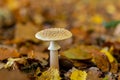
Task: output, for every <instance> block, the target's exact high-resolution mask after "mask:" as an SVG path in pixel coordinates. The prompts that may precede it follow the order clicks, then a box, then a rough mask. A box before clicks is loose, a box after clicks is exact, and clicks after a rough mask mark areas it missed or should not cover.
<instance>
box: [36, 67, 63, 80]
mask: <svg viewBox="0 0 120 80" xmlns="http://www.w3.org/2000/svg"><path fill="white" fill-rule="evenodd" d="M37 80H61V78H60V75H59V71H58V70H57V69H55V68H49V69H48V70H47V71H45V72H43V73H42V75H41V76H40V77H38V79H37Z"/></svg>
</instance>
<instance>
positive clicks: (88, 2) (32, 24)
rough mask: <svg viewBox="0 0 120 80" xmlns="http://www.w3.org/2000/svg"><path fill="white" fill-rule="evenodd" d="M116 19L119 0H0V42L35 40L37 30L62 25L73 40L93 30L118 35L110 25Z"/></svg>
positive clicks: (81, 38)
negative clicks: (71, 35) (71, 34)
mask: <svg viewBox="0 0 120 80" xmlns="http://www.w3.org/2000/svg"><path fill="white" fill-rule="evenodd" d="M119 22H120V0H0V42H1V41H4V40H12V39H15V40H16V41H20V40H33V41H37V40H36V39H35V38H34V34H35V33H36V32H37V31H39V30H41V29H45V28H52V27H63V28H67V29H69V30H70V31H71V32H72V33H73V38H74V40H73V41H72V42H73V43H77V42H80V41H82V40H85V38H88V34H89V35H90V34H92V33H93V32H95V33H96V34H94V35H93V34H92V36H101V35H102V34H105V35H106V34H110V35H114V36H118V35H119V34H120V31H118V30H117V31H115V32H114V29H115V28H116V26H117V24H118V23H119ZM111 27H112V29H111ZM113 27H114V28H113ZM117 29H118V28H117ZM92 36H91V37H92ZM88 42H89V41H88ZM1 43H2V42H1Z"/></svg>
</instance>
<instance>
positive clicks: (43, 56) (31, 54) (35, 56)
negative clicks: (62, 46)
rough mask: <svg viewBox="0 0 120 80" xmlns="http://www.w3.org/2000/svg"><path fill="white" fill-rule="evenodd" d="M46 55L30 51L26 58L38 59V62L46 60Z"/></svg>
mask: <svg viewBox="0 0 120 80" xmlns="http://www.w3.org/2000/svg"><path fill="white" fill-rule="evenodd" d="M48 54H49V53H42V52H36V51H30V52H29V53H28V57H29V58H35V59H38V60H41V59H48Z"/></svg>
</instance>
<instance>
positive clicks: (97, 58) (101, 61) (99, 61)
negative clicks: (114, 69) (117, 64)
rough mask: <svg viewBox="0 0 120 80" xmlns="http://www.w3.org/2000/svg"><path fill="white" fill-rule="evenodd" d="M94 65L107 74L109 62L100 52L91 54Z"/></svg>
mask: <svg viewBox="0 0 120 80" xmlns="http://www.w3.org/2000/svg"><path fill="white" fill-rule="evenodd" d="M93 59H94V61H93V62H94V63H95V64H96V65H97V67H98V68H100V69H101V70H102V71H103V72H108V71H109V70H110V62H109V60H108V58H107V56H106V55H105V54H103V53H101V52H98V51H94V52H93Z"/></svg>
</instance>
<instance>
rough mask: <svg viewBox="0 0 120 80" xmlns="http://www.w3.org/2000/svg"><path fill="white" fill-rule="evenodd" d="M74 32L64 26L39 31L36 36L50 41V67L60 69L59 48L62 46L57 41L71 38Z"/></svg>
mask: <svg viewBox="0 0 120 80" xmlns="http://www.w3.org/2000/svg"><path fill="white" fill-rule="evenodd" d="M71 36H72V33H71V32H70V31H68V30H66V29H64V28H49V29H45V30H42V31H40V32H37V33H36V34H35V37H36V38H37V39H40V40H43V41H50V45H49V47H48V50H50V67H54V68H56V69H59V61H58V50H59V49H60V48H61V47H60V46H59V45H58V44H57V42H56V41H59V40H64V39H67V38H70V37H71Z"/></svg>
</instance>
